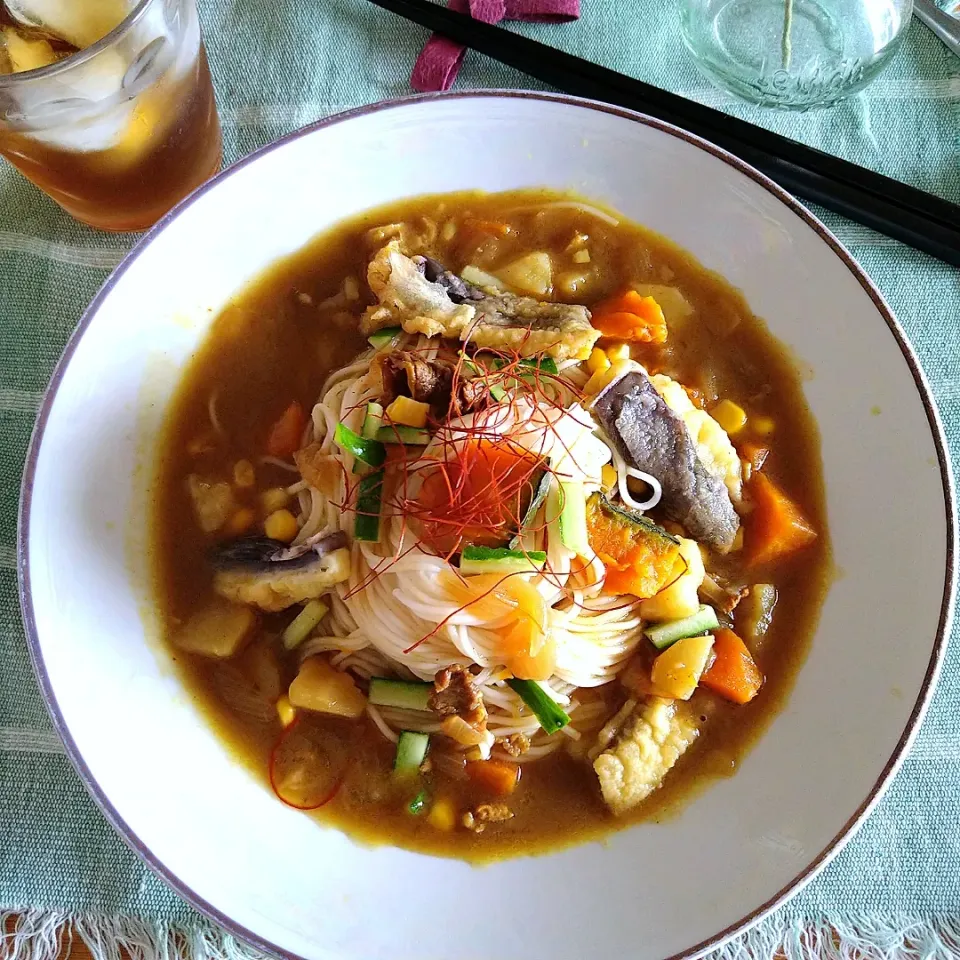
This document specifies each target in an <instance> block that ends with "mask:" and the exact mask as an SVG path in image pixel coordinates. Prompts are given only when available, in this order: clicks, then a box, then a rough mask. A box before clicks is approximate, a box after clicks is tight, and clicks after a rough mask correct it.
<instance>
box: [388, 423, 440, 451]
mask: <svg viewBox="0 0 960 960" xmlns="http://www.w3.org/2000/svg"><path fill="white" fill-rule="evenodd" d="M376 438H377V440H379V441H380V443H402V444H404V445H405V446H414V447H417V446H419V447H425V446H426V445H427V444H428V443H429V442H430V433H429V431H427V430H424V429H423V428H422V427H406V426H404V425H403V424H402V423H388V424H385V425H384V426H382V427H380V429H379V430H377V433H376Z"/></svg>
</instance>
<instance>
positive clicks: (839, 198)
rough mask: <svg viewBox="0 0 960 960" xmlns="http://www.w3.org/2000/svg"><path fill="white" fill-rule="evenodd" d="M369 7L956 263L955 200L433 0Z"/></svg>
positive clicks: (958, 226)
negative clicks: (650, 121)
mask: <svg viewBox="0 0 960 960" xmlns="http://www.w3.org/2000/svg"><path fill="white" fill-rule="evenodd" d="M371 2H372V3H375V4H376V5H377V6H379V7H382V8H383V9H384V10H389V11H391V12H392V13H396V14H398V15H399V16H401V17H404V18H406V19H407V20H411V21H413V22H414V23H418V24H420V25H421V26H423V27H426V28H427V29H428V30H432V31H435V32H437V33H440V34H443V35H444V36H446V37H449V38H450V39H451V40H455V41H456V42H458V43H462V44H464V46H467V47H470V48H472V49H474V50H477V51H479V52H480V53H483V54H486V55H487V56H489V57H492V58H493V59H494V60H499V61H500V62H501V63H505V64H507V65H508V66H510V67H514V68H515V69H517V70H520V71H521V72H523V73H525V74H527V75H528V76H531V77H535V78H536V79H538V80H541V81H543V82H544V83H547V84H550V85H551V86H552V87H555V88H556V89H558V90H562V91H564V92H565V93H570V94H573V95H575V96H580V97H587V98H589V99H592V100H599V101H602V102H604V103H610V104H614V105H616V106H621V107H626V108H627V109H630V110H636V111H639V112H641V113H646V114H649V115H650V116H652V117H656V118H657V119H659V120H663V121H665V122H666V123H671V124H674V125H675V126H677V127H681V128H682V129H684V130H687V131H689V132H690V133H694V134H696V135H698V136H701V137H703V138H704V139H705V140H709V141H711V142H712V143H715V144H716V145H717V146H719V147H723V148H724V149H725V150H728V151H729V152H730V153H732V154H734V155H735V156H737V157H739V158H740V159H741V160H744V161H746V162H747V163H749V164H751V165H752V166H754V167H756V168H757V169H758V170H760V171H761V172H762V173H765V174H766V175H767V176H768V177H770V178H771V179H772V180H774V181H776V182H777V183H779V184H780V186H782V187H784V188H785V189H786V190H788V191H790V192H791V193H794V194H796V195H797V196H798V197H802V198H803V199H805V200H809V201H811V202H813V203H818V204H820V205H821V206H823V207H826V208H827V209H828V210H832V211H834V212H835V213H839V214H842V215H843V216H845V217H848V218H849V219H851V220H855V221H857V222H858V223H862V224H863V225H864V226H867V227H870V228H871V229H873V230H877V231H879V232H880V233H884V234H886V235H887V236H889V237H892V238H894V239H895V240H899V241H900V242H901V243H905V244H908V245H909V246H911V247H915V248H916V249H917V250H922V251H923V252H924V253H928V254H930V255H932V256H934V257H937V258H939V259H940V260H944V261H946V262H947V263H950V264H953V265H954V266H960V206H958V205H957V204H954V203H950V202H949V201H947V200H944V199H942V198H940V197H937V196H934V195H933V194H930V193H924V192H923V191H922V190H918V189H916V188H915V187H911V186H909V185H907V184H905V183H901V182H900V181H899V180H894V179H892V178H891V177H885V176H883V175H882V174H879V173H874V171H872V170H868V169H867V168H866V167H861V166H858V165H857V164H855V163H850V162H849V161H847V160H842V159H840V158H839V157H834V156H831V155H830V154H828V153H824V152H823V151H822V150H817V149H815V148H813V147H808V146H807V145H806V144H803V143H800V142H798V141H796V140H791V139H789V138H788V137H784V136H781V135H780V134H778V133H772V132H770V131H769V130H764V129H763V128H762V127H758V126H755V125H754V124H752V123H747V122H746V121H745V120H740V119H738V118H737V117H732V116H729V115H728V114H726V113H723V112H721V111H720V110H714V109H713V108H712V107H705V106H703V104H700V103H696V102H695V101H693V100H687V99H686V98H685V97H681V96H678V95H677V94H673V93H669V92H667V91H666V90H661V89H660V88H659V87H654V86H652V85H651V84H648V83H644V82H643V81H641V80H635V79H634V78H633V77H628V76H626V75H624V74H622V73H617V72H616V71H615V70H610V69H608V68H607V67H602V66H600V65H598V64H595V63H590V62H589V61H587V60H583V59H582V58H580V57H575V56H573V55H572V54H569V53H564V52H563V51H562V50H557V49H555V48H554V47H549V46H547V45H546V44H543V43H539V42H538V41H536V40H530V39H528V38H527V37H523V36H520V35H519V34H516V33H513V32H512V31H510V30H505V29H503V28H502V27H496V26H492V25H491V24H488V23H482V22H480V21H478V20H473V19H472V18H471V17H468V16H466V15H464V14H460V13H456V12H454V11H453V10H449V9H447V8H446V7H443V6H440V5H439V4H437V3H434V2H432V0H371Z"/></svg>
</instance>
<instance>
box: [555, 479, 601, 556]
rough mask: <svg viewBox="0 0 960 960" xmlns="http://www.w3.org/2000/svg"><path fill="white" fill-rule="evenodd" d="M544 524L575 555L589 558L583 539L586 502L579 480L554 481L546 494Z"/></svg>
mask: <svg viewBox="0 0 960 960" xmlns="http://www.w3.org/2000/svg"><path fill="white" fill-rule="evenodd" d="M547 523H548V527H549V531H550V533H554V534H559V536H560V542H561V543H562V544H563V545H564V546H565V547H566V548H567V549H568V550H573V552H574V553H576V554H577V555H578V556H581V557H589V556H590V555H591V553H590V541H589V539H588V538H587V501H586V497H585V495H584V492H583V484H582V483H581V482H580V481H579V480H558V481H557V482H556V483H552V484H551V485H550V491H549V493H548V494H547Z"/></svg>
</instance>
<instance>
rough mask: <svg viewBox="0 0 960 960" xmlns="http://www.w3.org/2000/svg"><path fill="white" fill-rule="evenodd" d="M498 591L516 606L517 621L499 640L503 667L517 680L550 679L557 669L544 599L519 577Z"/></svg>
mask: <svg viewBox="0 0 960 960" xmlns="http://www.w3.org/2000/svg"><path fill="white" fill-rule="evenodd" d="M497 592H498V593H501V594H503V595H504V596H505V597H506V598H508V599H510V600H513V601H514V602H515V603H516V605H517V619H516V621H515V622H514V624H513V626H511V627H510V628H508V629H507V630H506V632H505V633H503V634H502V636H501V640H500V654H501V656H502V657H503V662H504V665H505V666H506V668H507V669H508V670H509V671H510V672H511V673H512V674H513V676H515V677H516V678H517V679H519V680H547V679H549V678H550V677H551V676H553V674H554V672H555V671H556V669H557V645H556V642H555V641H554V639H553V635H552V633H551V631H550V620H549V609H550V605H549V604H548V603H547V601H546V598H545V597H544V596H543V594H542V593H540V591H539V590H537V588H536V587H535V586H534V585H533V584H532V583H530V581H528V580H524V579H522V578H520V577H510V578H509V579H507V580H505V581H504V582H503V584H502V586H501V587H500V588H499V589H498V591H497Z"/></svg>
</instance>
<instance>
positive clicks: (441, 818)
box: [427, 797, 457, 833]
mask: <svg viewBox="0 0 960 960" xmlns="http://www.w3.org/2000/svg"><path fill="white" fill-rule="evenodd" d="M427 823H429V824H430V826H431V827H433V828H434V829H435V830H443V831H444V832H445V833H449V832H450V831H451V830H452V829H453V828H454V827H455V826H456V824H457V812H456V810H455V809H454V806H453V802H452V801H451V800H450V799H448V798H447V797H442V798H441V799H439V800H437V802H436V803H434V805H433V806H432V807H431V808H430V812H429V813H428V814H427Z"/></svg>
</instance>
